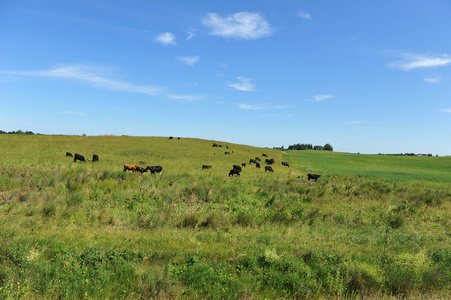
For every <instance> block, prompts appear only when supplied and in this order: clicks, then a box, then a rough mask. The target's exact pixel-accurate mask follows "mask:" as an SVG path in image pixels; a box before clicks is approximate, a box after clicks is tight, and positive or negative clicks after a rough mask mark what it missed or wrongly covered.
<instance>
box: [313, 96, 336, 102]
mask: <svg viewBox="0 0 451 300" xmlns="http://www.w3.org/2000/svg"><path fill="white" fill-rule="evenodd" d="M333 97H334V96H332V95H315V96H313V101H315V102H320V101H324V100H327V99H331V98H333Z"/></svg>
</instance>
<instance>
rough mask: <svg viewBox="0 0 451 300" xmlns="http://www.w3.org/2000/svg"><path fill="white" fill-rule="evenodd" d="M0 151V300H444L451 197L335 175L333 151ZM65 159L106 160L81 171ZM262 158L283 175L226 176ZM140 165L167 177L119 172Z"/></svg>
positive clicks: (415, 186) (87, 144)
mask: <svg viewBox="0 0 451 300" xmlns="http://www.w3.org/2000/svg"><path fill="white" fill-rule="evenodd" d="M0 143H1V145H2V147H1V148H0V151H1V152H0V172H1V177H0V237H1V240H2V243H1V244H0V264H1V266H0V298H31V299H33V298H50V299H53V298H77V299H78V298H121V299H122V298H129V299H135V298H144V299H147V298H149V299H150V298H158V299H168V298H169V299H192V298H198V299H207V298H215V299H216V298H219V299H222V298H227V299H249V298H255V299H263V298H273V299H274V298H330V297H349V298H355V297H357V296H362V297H363V296H365V297H366V296H370V297H378V298H379V297H384V296H385V297H387V296H395V297H399V298H402V297H410V298H415V297H418V298H425V297H433V298H435V299H437V298H443V299H445V298H447V297H449V296H450V295H449V291H450V288H451V286H450V281H449V278H450V277H451V273H450V270H451V250H450V247H449V245H450V244H451V237H450V235H449V228H450V227H451V224H450V220H451V218H450V211H451V201H450V198H451V192H450V189H449V185H448V184H446V183H442V184H431V183H430V182H428V181H424V180H422V179H421V177H420V178H416V179H415V180H413V179H409V178H408V177H403V179H402V180H396V179H394V178H386V177H385V176H384V178H375V177H374V176H373V175H374V174H369V175H370V176H369V177H366V175H368V173H369V172H368V170H369V167H368V166H369V165H371V162H366V163H365V164H362V163H359V164H354V165H352V164H351V165H350V164H349V163H348V162H347V160H346V159H347V158H345V159H343V162H342V163H341V164H342V166H343V169H344V170H346V171H345V172H344V173H340V172H336V170H338V168H339V165H340V162H339V161H336V160H339V159H340V157H342V156H341V155H342V154H339V153H323V152H300V153H296V152H292V153H283V152H281V151H278V150H273V149H262V148H255V147H249V146H245V145H235V144H230V143H225V142H218V141H206V140H200V139H188V138H182V139H180V140H178V139H171V140H169V139H168V138H163V137H112V136H102V137H78V136H0ZM213 143H218V144H222V146H223V147H221V148H218V147H212V145H213ZM227 147H228V148H227ZM66 151H69V152H71V153H80V154H82V155H85V157H86V158H88V159H90V158H91V157H92V155H93V154H94V153H95V154H97V155H99V157H100V161H99V162H98V163H92V162H86V163H82V162H76V163H74V162H73V160H72V159H71V158H69V157H65V153H66ZM226 151H227V152H231V154H227V155H226V154H224V152H226ZM232 151H233V153H232ZM263 153H265V154H267V155H268V157H269V158H274V159H275V161H276V163H275V164H274V165H273V168H274V172H265V171H264V169H263V168H262V169H257V168H256V167H255V166H254V165H252V166H249V165H247V166H246V167H244V168H243V171H242V174H241V176H240V177H229V176H228V172H229V170H230V169H231V167H232V165H233V164H241V163H244V162H247V163H248V162H249V159H250V158H255V156H260V157H262V154H263ZM306 155H308V156H309V157H310V158H307V157H306ZM325 155H327V158H326V157H324V156H325ZM262 158H263V157H262ZM285 159H287V160H288V162H289V163H290V167H285V166H282V164H281V161H283V160H285ZM380 159H384V157H381V158H380ZM334 160H335V162H334V163H331V161H334ZM140 161H144V162H146V165H161V166H163V172H162V173H161V174H150V173H144V174H142V175H141V174H139V173H131V172H123V164H124V163H130V164H139V162H140ZM404 162H406V163H407V164H413V165H412V170H414V171H413V172H416V170H417V167H418V165H417V163H415V162H412V161H409V160H406V161H404ZM202 164H209V165H212V168H211V169H208V170H202ZM376 164H378V163H376ZM373 165H374V164H373ZM262 167H264V164H262ZM431 168H432V169H433V170H431V172H432V173H431V174H441V172H442V168H441V167H440V166H438V167H436V169H435V170H434V168H435V167H434V165H431ZM407 169H409V168H408V166H407V165H405V166H404V169H403V170H407ZM317 171H318V172H320V173H321V174H323V177H321V178H320V180H318V182H309V181H307V177H306V173H307V172H317ZM403 172H406V171H403ZM353 174H356V175H353ZM365 174H366V175H365ZM440 176H442V175H440ZM440 176H439V177H440ZM441 178H443V177H441Z"/></svg>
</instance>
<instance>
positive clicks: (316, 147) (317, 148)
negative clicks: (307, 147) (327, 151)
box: [313, 145, 324, 150]
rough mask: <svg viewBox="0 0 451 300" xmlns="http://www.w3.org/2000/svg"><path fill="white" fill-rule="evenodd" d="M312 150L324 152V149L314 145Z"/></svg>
mask: <svg viewBox="0 0 451 300" xmlns="http://www.w3.org/2000/svg"><path fill="white" fill-rule="evenodd" d="M313 150H324V147H323V146H318V145H316V146H315V147H313Z"/></svg>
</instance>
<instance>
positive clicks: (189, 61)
mask: <svg viewBox="0 0 451 300" xmlns="http://www.w3.org/2000/svg"><path fill="white" fill-rule="evenodd" d="M177 60H178V61H179V62H181V63H183V64H185V65H188V66H194V65H195V64H196V63H197V62H198V61H199V60H200V57H199V56H197V55H190V56H178V57H177Z"/></svg>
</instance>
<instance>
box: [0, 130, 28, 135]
mask: <svg viewBox="0 0 451 300" xmlns="http://www.w3.org/2000/svg"><path fill="white" fill-rule="evenodd" d="M0 134H24V135H26V134H27V135H33V134H35V133H34V132H33V131H22V130H17V131H8V132H7V131H3V130H0Z"/></svg>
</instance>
